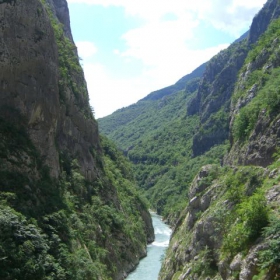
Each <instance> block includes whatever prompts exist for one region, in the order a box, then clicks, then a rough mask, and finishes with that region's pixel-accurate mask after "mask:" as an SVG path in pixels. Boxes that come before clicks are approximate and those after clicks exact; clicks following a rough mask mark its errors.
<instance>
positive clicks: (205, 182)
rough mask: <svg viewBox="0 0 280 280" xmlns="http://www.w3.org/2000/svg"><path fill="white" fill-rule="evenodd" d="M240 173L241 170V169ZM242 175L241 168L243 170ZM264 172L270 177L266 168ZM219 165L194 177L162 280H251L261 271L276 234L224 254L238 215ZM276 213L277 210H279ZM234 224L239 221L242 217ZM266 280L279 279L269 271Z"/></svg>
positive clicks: (272, 198)
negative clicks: (244, 247) (265, 253)
mask: <svg viewBox="0 0 280 280" xmlns="http://www.w3.org/2000/svg"><path fill="white" fill-rule="evenodd" d="M236 171H237V169H236ZM240 171H241V172H242V169H240ZM259 171H260V173H259V174H261V173H263V174H266V176H267V174H268V172H267V171H266V170H265V169H259ZM213 172H214V173H215V172H217V167H215V166H211V165H208V166H204V167H203V168H202V169H201V171H200V172H199V173H198V175H197V176H196V177H195V179H194V181H193V183H192V185H191V187H190V191H189V203H188V206H187V208H186V209H185V210H184V211H183V212H182V214H181V217H180V219H179V220H178V222H177V224H176V227H175V229H174V232H173V234H172V238H171V242H170V247H169V249H168V252H167V256H166V258H165V260H164V262H163V266H162V269H161V272H160V276H159V279H161V280H171V279H180V280H187V279H195V280H199V279H201V280H202V279H203V280H204V279H225V280H226V279H232V280H233V279H242V280H252V279H253V277H254V276H256V275H258V274H259V273H260V256H261V252H263V251H264V250H266V249H267V248H268V246H269V245H268V242H269V238H271V236H268V237H267V238H265V237H260V238H258V239H256V240H255V242H254V243H253V244H251V246H249V249H248V250H246V249H245V251H242V252H237V253H235V254H232V255H225V253H224V251H223V250H224V249H223V248H224V246H225V245H224V239H226V238H227V235H230V234H234V233H232V232H228V229H227V227H231V226H232V224H228V225H227V220H228V219H230V218H229V216H234V215H235V214H234V209H235V207H236V205H235V203H236V202H234V201H231V200H230V199H227V198H228V196H227V195H225V194H226V192H227V188H226V187H228V188H229V186H226V185H225V184H224V180H223V179H222V180H221V179H219V176H218V177H217V179H215V178H214V177H213V174H214V173H213ZM278 172H279V170H278V169H275V170H274V171H272V172H271V173H270V175H269V176H268V177H269V178H270V179H273V178H276V177H277V176H278V175H277V174H278ZM265 197H266V202H267V204H268V206H270V207H273V208H274V207H275V205H276V204H277V203H278V202H279V199H280V189H279V186H278V185H275V186H273V187H272V188H270V189H269V190H268V191H267V192H266V195H265ZM276 211H277V210H276ZM234 219H235V218H233V221H232V223H233V224H234V223H236V222H237V221H238V219H240V217H237V220H235V222H234ZM266 276H267V278H265V279H276V278H274V277H276V276H275V271H274V272H273V271H268V272H267V274H266Z"/></svg>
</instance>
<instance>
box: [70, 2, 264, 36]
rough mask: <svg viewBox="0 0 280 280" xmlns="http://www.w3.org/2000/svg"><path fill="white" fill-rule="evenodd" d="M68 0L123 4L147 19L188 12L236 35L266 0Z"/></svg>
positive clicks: (130, 10) (136, 14)
mask: <svg viewBox="0 0 280 280" xmlns="http://www.w3.org/2000/svg"><path fill="white" fill-rule="evenodd" d="M68 2H70V3H86V4H89V5H102V6H104V7H108V6H118V7H123V8H124V9H125V11H126V13H127V14H129V15H132V16H138V17H140V18H143V19H146V20H147V21H149V22H152V21H158V20H159V19H160V18H162V17H163V16H164V15H165V14H167V13H173V14H174V15H176V16H178V17H179V18H183V17H184V16H185V14H189V13H191V14H192V15H193V18H194V19H195V18H197V19H200V20H205V21H206V22H208V23H209V24H211V25H213V26H215V27H216V28H219V29H223V30H225V31H227V32H229V33H231V34H234V35H236V34H238V32H240V30H242V29H243V28H244V24H245V25H248V26H249V24H250V22H251V19H252V16H253V15H255V14H256V12H257V11H258V10H259V9H260V8H261V7H262V5H263V4H264V3H265V2H266V0H246V1H244V0H227V1H225V0H211V1H209V0H200V1H185V0H173V1H170V0H141V1H131V0H68Z"/></svg>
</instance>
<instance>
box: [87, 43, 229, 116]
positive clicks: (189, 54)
mask: <svg viewBox="0 0 280 280" xmlns="http://www.w3.org/2000/svg"><path fill="white" fill-rule="evenodd" d="M225 47H227V45H219V46H217V47H213V48H208V49H205V50H187V51H184V53H183V54H182V53H177V52H176V51H174V54H173V56H172V57H170V58H168V59H167V60H165V59H162V62H161V64H159V65H157V66H156V67H147V68H146V69H145V70H144V71H143V73H142V75H139V76H138V77H136V78H130V77H127V78H122V79H117V78H116V77H115V75H114V73H110V72H109V71H108V70H107V68H106V67H105V66H104V65H102V64H92V63H86V62H85V64H84V72H85V77H86V80H87V85H88V90H89V96H90V102H91V104H92V106H93V108H94V110H95V116H96V118H100V117H103V116H106V115H109V114H111V113H112V112H114V111H116V110H117V109H119V108H122V107H125V106H128V105H130V104H133V103H135V102H137V101H138V100H139V99H141V98H143V97H145V96H146V95H148V94H149V93H150V92H152V91H154V90H158V89H160V88H163V87H165V86H169V85H171V84H173V83H175V82H176V81H177V80H179V79H180V78H181V77H182V76H184V75H186V74H187V73H190V72H191V71H192V70H194V69H195V68H196V67H197V66H199V65H200V64H202V63H203V62H205V61H207V60H209V59H210V58H211V57H212V56H213V55H215V54H216V53H217V52H218V51H220V50H221V49H223V48H225ZM174 57H176V58H177V59H174Z"/></svg>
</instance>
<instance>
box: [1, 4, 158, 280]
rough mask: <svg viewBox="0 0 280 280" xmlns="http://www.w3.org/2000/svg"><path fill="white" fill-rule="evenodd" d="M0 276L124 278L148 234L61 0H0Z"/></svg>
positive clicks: (147, 220) (6, 279) (141, 202)
mask: <svg viewBox="0 0 280 280" xmlns="http://www.w3.org/2000/svg"><path fill="white" fill-rule="evenodd" d="M0 26H1V28H0V34H1V44H0V65H1V71H0V85H1V98H0V279H1V280H15V279H28V280H30V279H36V280H39V279H48V280H50V279H61V280H62V279H65V280H66V279H67V280H69V279H75V280H78V279H80V280H85V279H91V280H92V279H96V280H99V279H106V280H107V279H114V280H119V279H124V277H125V276H126V275H127V273H129V272H130V271H131V270H133V269H134V268H135V266H136V265H137V263H138V262H139V259H140V258H142V257H144V256H145V255H146V245H147V243H149V242H152V241H153V239H154V233H153V227H152V222H151V217H150V214H149V212H148V206H147V202H146V201H145V199H143V198H142V197H141V196H140V194H139V193H138V191H137V190H136V187H135V182H134V179H133V176H132V175H131V171H130V164H129V163H128V161H127V160H126V159H125V157H124V156H123V155H122V153H120V152H119V151H118V150H117V149H116V148H115V146H114V144H112V143H111V142H110V141H109V140H108V139H106V138H105V137H102V138H101V137H100V136H99V133H98V126H97V122H96V120H95V119H94V116H93V113H92V110H91V107H90V105H89V98H88V93H87V88H86V83H85V80H84V75H83V71H82V68H81V66H80V64H79V59H78V56H77V49H76V47H75V45H74V43H73V39H72V35H71V30H70V21H69V13H68V6H67V2H66V1H65V0H28V1H10V0H4V1H0Z"/></svg>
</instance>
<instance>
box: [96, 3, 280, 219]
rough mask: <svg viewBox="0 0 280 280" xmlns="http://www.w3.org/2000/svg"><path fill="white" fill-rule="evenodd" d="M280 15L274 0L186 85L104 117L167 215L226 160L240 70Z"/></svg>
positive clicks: (107, 131) (110, 133)
mask: <svg viewBox="0 0 280 280" xmlns="http://www.w3.org/2000/svg"><path fill="white" fill-rule="evenodd" d="M278 16H279V6H278V2H277V1H271V0H269V1H268V2H267V3H266V5H265V7H264V8H263V9H262V11H261V12H260V13H259V14H258V15H257V16H256V17H255V19H254V21H253V23H252V27H251V29H250V30H249V32H247V33H245V34H244V35H243V36H241V38H240V39H238V40H236V41H235V42H234V43H233V44H232V45H231V46H230V47H229V48H228V49H226V50H223V51H221V52H220V53H219V54H217V55H216V56H215V57H213V58H212V59H211V60H210V61H209V62H208V63H207V64H206V65H202V66H201V67H199V68H198V69H197V70H195V71H194V72H193V73H196V76H195V78H193V76H192V75H190V76H189V78H193V79H191V80H188V82H187V83H186V86H185V90H183V91H173V89H174V86H171V87H168V88H165V89H163V90H159V91H156V92H153V93H151V94H150V95H148V96H147V97H146V98H144V99H143V100H141V101H139V102H138V103H136V104H134V105H132V106H130V107H127V108H123V109H121V110H119V111H117V112H115V113H114V114H112V115H111V116H108V117H105V118H103V119H100V120H98V121H99V123H100V128H101V132H102V133H104V134H105V135H107V136H108V137H109V138H110V139H112V140H114V141H115V142H116V144H117V145H118V147H119V148H121V149H122V150H123V151H125V153H126V154H127V156H128V158H129V159H130V160H131V161H132V162H133V163H134V170H135V173H136V180H137V182H138V184H139V185H140V186H141V188H143V189H145V190H147V191H146V192H145V193H146V195H147V197H149V199H150V201H151V202H152V204H153V206H154V207H155V208H156V209H157V211H159V212H160V213H163V214H164V215H165V216H168V215H170V214H171V215H172V216H174V213H175V212H176V213H178V210H179V209H181V208H182V206H183V205H184V204H185V201H186V200H187V196H188V195H187V192H188V186H189V185H190V183H191V181H192V179H193V177H194V176H195V174H196V173H197V172H198V170H199V168H200V167H201V166H203V165H204V164H208V163H214V162H215V163H223V160H222V159H223V156H224V154H225V152H226V151H227V147H228V146H227V145H228V144H229V142H228V140H229V139H230V118H231V105H230V104H231V97H232V95H233V93H234V87H235V84H236V82H237V80H238V73H239V71H240V69H241V68H242V66H243V64H244V61H245V58H246V57H247V54H248V52H249V50H250V49H251V48H252V46H253V44H254V43H255V42H256V41H257V40H258V38H259V37H260V36H261V34H262V33H263V32H264V30H266V28H267V26H268V24H269V23H270V22H271V21H272V20H273V19H275V18H277V17H278ZM203 70H204V71H203ZM202 71H203V72H202ZM202 74H203V75H202ZM186 77H187V76H186ZM183 80H185V78H184V79H183ZM175 85H176V84H175ZM193 85H195V87H193ZM175 90H176V89H175ZM166 108H168V110H167V109H166ZM179 205H181V206H179ZM175 216H176V214H175ZM172 220H173V221H174V217H173V218H172Z"/></svg>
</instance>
